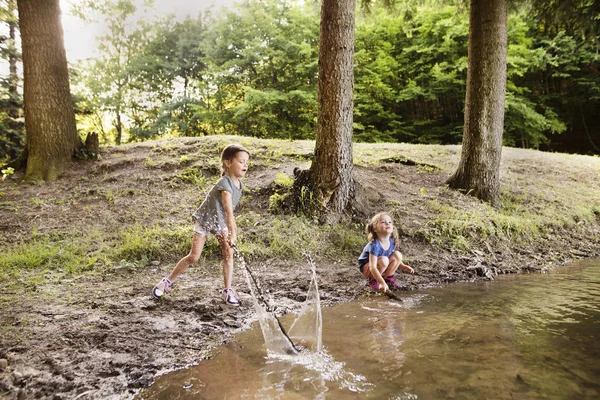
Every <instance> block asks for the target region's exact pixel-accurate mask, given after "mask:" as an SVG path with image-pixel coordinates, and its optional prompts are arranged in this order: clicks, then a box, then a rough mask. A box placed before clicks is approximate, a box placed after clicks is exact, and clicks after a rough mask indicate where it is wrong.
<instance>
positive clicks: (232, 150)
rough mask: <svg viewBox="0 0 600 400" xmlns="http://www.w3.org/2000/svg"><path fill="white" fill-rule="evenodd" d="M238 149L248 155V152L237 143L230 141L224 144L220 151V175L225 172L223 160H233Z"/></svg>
mask: <svg viewBox="0 0 600 400" xmlns="http://www.w3.org/2000/svg"><path fill="white" fill-rule="evenodd" d="M240 151H243V152H244V153H246V154H248V156H250V152H249V151H248V150H246V148H245V147H244V146H242V145H241V144H239V143H232V144H228V145H227V146H225V148H224V149H223V151H222V152H221V175H225V173H226V172H227V168H226V167H225V161H231V160H233V159H234V158H235V155H236V154H237V153H239V152H240Z"/></svg>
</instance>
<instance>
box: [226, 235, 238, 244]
mask: <svg viewBox="0 0 600 400" xmlns="http://www.w3.org/2000/svg"><path fill="white" fill-rule="evenodd" d="M228 241H229V246H230V247H233V246H235V244H236V242H237V235H236V234H235V232H234V233H230V234H229V237H228Z"/></svg>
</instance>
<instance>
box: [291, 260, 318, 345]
mask: <svg viewBox="0 0 600 400" xmlns="http://www.w3.org/2000/svg"><path fill="white" fill-rule="evenodd" d="M304 256H305V257H306V259H307V261H308V263H309V264H310V269H311V281H310V285H309V288H308V292H307V294H306V301H305V302H304V304H303V305H302V308H301V310H300V312H299V313H298V316H297V317H296V319H295V320H294V323H293V324H292V326H291V328H290V331H289V334H290V337H291V338H293V339H294V340H296V341H298V342H299V343H301V344H302V345H303V346H305V347H306V348H309V349H310V350H312V351H316V352H319V351H321V350H322V349H323V343H322V332H323V317H322V315H321V298H320V296H319V285H318V283H317V265H316V264H315V262H314V261H313V259H312V257H311V256H310V254H308V253H305V254H304Z"/></svg>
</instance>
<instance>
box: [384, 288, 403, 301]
mask: <svg viewBox="0 0 600 400" xmlns="http://www.w3.org/2000/svg"><path fill="white" fill-rule="evenodd" d="M385 295H386V296H387V297H389V298H390V299H392V300H396V301H400V302H402V299H401V298H400V297H398V295H397V294H396V293H394V292H392V291H391V290H388V291H387V292H385Z"/></svg>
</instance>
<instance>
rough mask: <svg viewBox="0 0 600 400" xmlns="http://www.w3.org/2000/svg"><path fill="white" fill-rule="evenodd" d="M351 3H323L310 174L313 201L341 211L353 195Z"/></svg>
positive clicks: (331, 0) (330, 0) (347, 0)
mask: <svg viewBox="0 0 600 400" xmlns="http://www.w3.org/2000/svg"><path fill="white" fill-rule="evenodd" d="M355 4H356V2H355V0H323V4H322V7H321V39H320V46H319V88H318V97H319V98H318V116H317V135H316V145H315V155H314V160H313V163H312V165H311V170H310V175H311V181H312V183H313V187H314V189H315V194H316V196H317V199H318V200H319V201H321V202H322V205H323V206H325V207H327V209H328V210H330V211H334V212H342V211H344V210H345V209H346V208H347V207H348V205H349V203H350V201H351V200H352V196H353V194H354V179H353V175H352V112H353V92H354V9H355Z"/></svg>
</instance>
